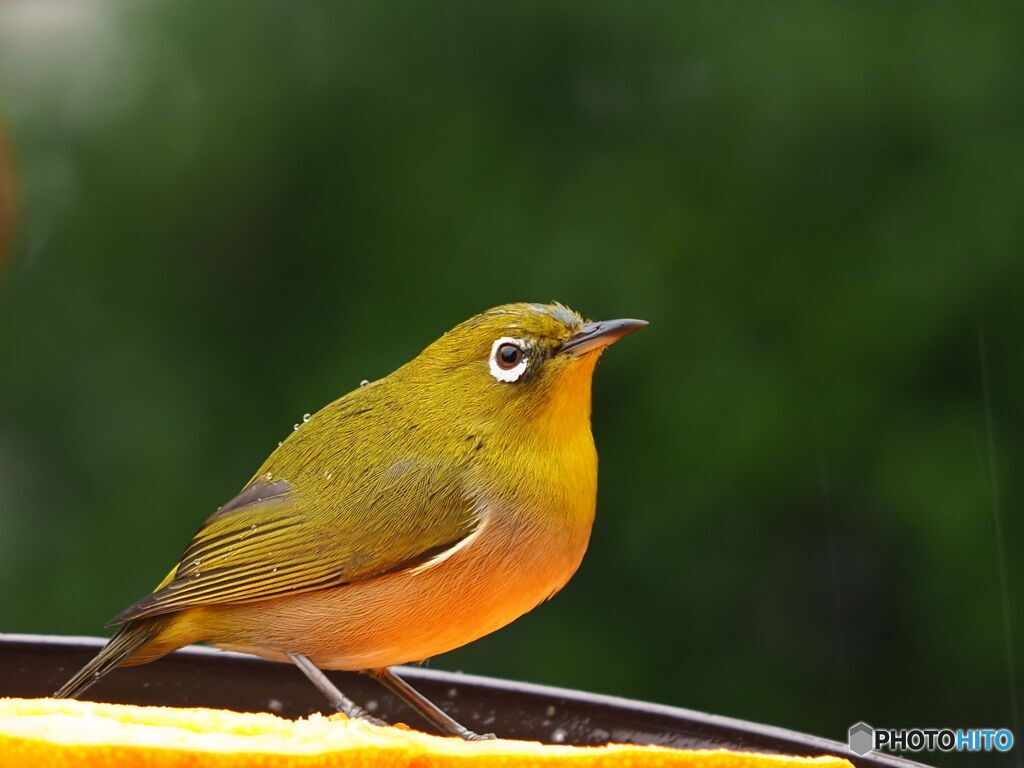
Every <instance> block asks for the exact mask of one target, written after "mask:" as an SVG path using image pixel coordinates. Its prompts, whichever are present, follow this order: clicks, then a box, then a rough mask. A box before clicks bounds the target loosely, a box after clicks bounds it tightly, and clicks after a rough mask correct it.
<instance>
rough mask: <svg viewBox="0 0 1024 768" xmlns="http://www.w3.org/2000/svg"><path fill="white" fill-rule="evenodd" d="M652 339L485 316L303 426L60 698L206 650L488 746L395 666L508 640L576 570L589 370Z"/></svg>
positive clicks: (574, 316) (538, 307)
mask: <svg viewBox="0 0 1024 768" xmlns="http://www.w3.org/2000/svg"><path fill="white" fill-rule="evenodd" d="M645 325H647V323H646V322H645V321H643V320H635V319H620V320H611V321H600V322H587V321H585V320H584V319H583V318H582V317H581V315H579V314H578V313H577V312H575V311H573V310H571V309H569V308H568V307H566V306H565V305H563V304H560V303H557V302H554V303H550V304H535V303H515V304H505V305H502V306H497V307H494V308H492V309H489V310H487V311H485V312H483V313H481V314H478V315H475V316H474V317H471V318H470V319H468V320H466V321H464V322H462V323H460V324H458V325H456V326H455V327H454V328H452V329H451V330H449V331H447V332H446V333H444V334H443V335H442V336H441V337H440V338H438V339H437V340H436V341H434V342H433V343H431V344H430V345H429V346H427V347H426V348H425V349H424V350H423V351H422V352H421V353H420V354H419V355H417V356H416V357H415V358H413V359H412V360H411V361H409V362H407V363H406V364H404V365H402V366H401V367H399V368H397V369H396V370H395V371H393V372H392V373H390V374H389V375H387V376H385V377H384V378H381V379H379V380H376V381H373V382H363V384H362V385H360V386H359V387H357V388H356V389H353V390H352V391H351V392H349V393H348V394H346V395H344V396H342V397H341V398H339V399H337V400H335V401H334V402H332V403H330V404H329V405H327V406H325V407H324V408H323V409H322V410H320V411H318V412H317V413H315V414H313V415H311V416H308V415H307V417H304V418H303V421H302V422H301V423H299V424H297V425H296V428H295V429H294V431H293V432H291V433H290V434H289V435H288V437H287V439H286V440H284V441H282V443H281V444H280V445H279V446H278V448H277V449H276V450H274V451H273V452H272V453H271V454H270V456H269V457H268V458H267V459H266V461H264V462H263V464H262V466H260V467H259V469H258V470H257V471H256V473H255V474H254V475H253V476H252V478H251V479H250V480H249V482H248V483H246V484H245V486H244V487H243V488H242V489H241V491H240V492H239V493H238V494H237V495H236V496H235V497H234V498H233V499H231V500H230V501H228V503H226V504H224V505H223V506H222V507H220V508H219V509H217V510H216V511H215V512H214V513H213V514H212V515H210V517H209V518H207V519H206V521H205V522H204V523H203V524H202V525H201V526H200V528H199V530H198V532H197V533H196V534H195V536H194V537H193V539H192V541H191V542H190V543H189V545H188V546H187V547H186V549H185V551H184V553H183V554H182V555H181V558H180V559H179V561H178V562H177V564H176V565H175V566H174V567H173V568H172V569H171V570H170V572H169V573H168V574H167V576H166V577H165V578H164V579H163V581H161V582H160V583H159V585H158V586H157V587H156V589H154V590H153V591H152V592H151V593H150V594H148V595H146V596H145V597H143V598H142V599H140V600H138V601H137V602H135V603H134V604H132V605H131V606H129V607H128V608H126V609H125V610H124V611H122V612H121V613H119V614H118V615H117V616H115V617H114V618H113V619H112V620H111V622H110V623H109V624H108V626H116V627H117V630H116V632H115V633H114V635H113V636H112V637H111V638H110V640H109V641H108V643H107V644H106V645H105V646H104V647H103V648H102V649H101V650H100V652H99V653H98V654H97V655H96V657H95V658H93V659H92V660H91V661H90V662H88V663H87V664H86V665H85V666H84V667H83V668H82V669H81V670H80V671H79V672H78V673H77V674H75V675H74V676H73V677H72V678H71V679H70V680H69V681H68V682H67V683H66V684H65V685H64V686H63V687H61V688H60V690H58V691H57V692H56V693H55V694H54V697H56V698H75V697H78V696H80V695H81V694H83V693H84V692H85V691H86V690H87V689H88V688H89V687H90V686H91V685H93V684H94V683H95V682H96V681H98V680H99V679H101V678H102V677H104V676H105V675H107V674H108V673H109V672H111V671H112V670H113V669H115V668H117V667H119V666H131V665H137V664H144V663H147V662H151V661H155V660H157V659H159V658H161V657H163V656H165V655H167V654H168V653H171V652H172V651H174V650H176V649H178V648H181V647H183V646H185V645H189V644H192V643H199V642H204V643H208V644H210V645H213V646H215V647H218V648H222V649H226V650H232V651H240V652H244V653H248V654H253V655H256V656H259V657H262V658H265V659H270V660H273V661H281V662H291V663H293V664H295V665H296V666H297V667H298V668H299V669H300V670H301V671H302V672H303V673H304V674H305V675H306V676H307V677H308V678H309V679H310V681H311V682H312V683H313V684H314V685H316V686H317V688H319V689H320V691H321V692H322V693H323V694H324V695H325V696H326V697H327V699H328V700H329V701H330V703H331V704H332V705H333V706H334V707H335V708H336V709H337V710H338V711H340V712H343V713H345V714H346V715H348V716H349V717H364V718H368V717H369V715H368V713H367V712H366V711H365V710H364V709H362V708H361V707H360V706H359V705H358V704H356V703H355V702H354V701H352V700H351V699H349V698H348V697H347V696H345V695H344V693H342V692H341V691H340V690H338V688H337V687H336V686H335V685H334V684H333V683H332V682H331V681H330V680H329V679H328V677H327V676H326V675H325V674H324V672H323V670H324V669H329V670H351V671H360V672H364V673H366V674H368V675H370V676H372V677H373V678H375V679H376V680H378V681H379V682H380V683H382V684H383V685H384V686H386V687H387V688H388V689H390V690H391V691H392V692H393V693H395V694H396V695H398V696H399V697H400V698H402V699H403V700H404V701H405V702H406V703H408V704H409V705H410V706H411V707H412V708H413V709H415V710H416V711H417V712H419V713H420V714H421V715H423V716H424V717H425V718H426V719H427V720H428V721H429V722H430V723H432V724H433V725H434V726H435V727H437V728H438V729H439V730H440V731H441V732H443V733H445V734H448V735H453V736H459V737H462V738H464V739H476V738H481V736H480V735H478V734H476V733H474V732H473V731H470V730H469V729H468V728H466V727H465V726H463V725H462V724H460V723H458V722H457V721H455V720H454V719H453V718H452V717H450V716H449V715H448V714H447V713H445V712H444V711H443V710H442V709H440V708H439V707H437V706H436V705H434V704H433V703H432V702H431V701H430V700H429V699H427V698H426V697H425V696H423V695H422V694H420V693H419V692H418V691H416V690H415V689H414V688H413V687H412V686H411V685H409V684H408V683H407V682H406V681H404V680H403V679H402V678H401V677H399V676H398V675H397V674H396V673H395V672H394V671H393V670H391V667H392V666H394V665H397V664H403V663H410V662H419V661H422V660H425V659H428V658H430V657H432V656H436V655H438V654H441V653H445V652H447V651H450V650H452V649H454V648H458V647H460V646H463V645H465V644H467V643H470V642H472V641H474V640H477V639H478V638H480V637H483V636H485V635H487V634H489V633H491V632H494V631H495V630H497V629H500V628H501V627H504V626H505V625H507V624H509V623H510V622H512V621H514V620H515V619H517V618H519V617H520V616H522V615H523V614H525V613H527V612H528V611H530V610H532V609H533V608H535V607H536V606H537V605H539V604H540V603H542V602H544V601H545V600H547V599H549V598H551V597H552V596H554V595H555V593H557V592H558V591H559V590H560V589H561V588H562V587H563V586H564V585H565V584H566V583H567V582H568V581H569V579H570V578H571V577H572V575H573V574H574V573H575V572H576V570H577V568H578V567H579V565H580V562H581V561H582V559H583V556H584V553H585V551H586V549H587V546H588V543H589V539H590V533H591V528H592V524H593V521H594V514H595V507H596V494H597V452H596V449H595V445H594V439H593V435H592V432H591V424H590V414H591V381H592V376H593V373H594V368H595V365H596V364H597V361H598V359H599V358H600V356H601V354H602V352H603V351H604V350H605V349H606V348H607V347H608V346H609V345H610V344H612V343H613V342H615V341H617V340H618V339H620V338H622V337H623V336H625V335H626V334H629V333H631V332H633V331H636V330H637V329H639V328H642V327H643V326H645ZM371 719H372V718H371Z"/></svg>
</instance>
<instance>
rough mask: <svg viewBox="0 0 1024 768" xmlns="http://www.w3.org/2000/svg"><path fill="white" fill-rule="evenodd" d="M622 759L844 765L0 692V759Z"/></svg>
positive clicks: (722, 767)
mask: <svg viewBox="0 0 1024 768" xmlns="http://www.w3.org/2000/svg"><path fill="white" fill-rule="evenodd" d="M530 765H536V766H574V767H575V766H595V767H596V766H629V767H630V768H644V767H647V766H649V767H650V768H654V767H655V766H657V767H658V768H663V767H668V766H687V767H688V768H784V767H785V766H793V767H796V766H829V767H835V768H839V767H840V766H846V767H847V768H849V766H850V763H848V762H847V761H846V760H843V759H841V758H838V757H818V758H800V757H788V756H784V755H765V754H756V753H751V752H729V751H726V750H679V749H668V748H665V747H653V746H634V745H626V744H619V745H609V746H604V747H571V746H552V745H542V744H539V743H537V742H528V741H510V740H505V739H495V740H491V741H476V742H467V741H462V740H460V739H455V738H444V737H440V736H431V735H428V734H425V733H420V732H418V731H413V730H409V729H408V728H404V727H391V726H377V725H373V724H371V723H368V722H364V721H360V720H347V719H346V718H344V717H343V716H341V715H335V716H331V717H324V716H321V715H313V716H311V717H309V718H305V719H302V720H287V719H284V718H281V717H277V716H275V715H270V714H245V713H239V712H229V711H225V710H215V709H172V708H168V707H136V706H126V705H121V704H95V703H91V702H80V701H70V700H54V699H0V766H2V767H3V768H7V767H8V766H11V767H13V766H19V768H20V767H21V766H27V767H28V768H63V767H64V766H68V768H70V767H71V766H76V767H77V766H82V767H83V768H91V767H95V766H103V767H104V768H106V767H107V766H109V767H111V768H113V766H143V767H144V768H171V767H172V766H173V767H174V768H179V767H182V768H183V767H185V766H190V767H191V766H203V767H204V768H207V767H210V768H240V767H241V766H246V767H258V768H286V767H287V768H298V767H302V768H307V767H311V766H318V767H319V766H323V767H325V768H333V766H416V768H434V767H437V768H441V767H442V766H467V767H468V766H482V767H483V768H487V767H488V766H530Z"/></svg>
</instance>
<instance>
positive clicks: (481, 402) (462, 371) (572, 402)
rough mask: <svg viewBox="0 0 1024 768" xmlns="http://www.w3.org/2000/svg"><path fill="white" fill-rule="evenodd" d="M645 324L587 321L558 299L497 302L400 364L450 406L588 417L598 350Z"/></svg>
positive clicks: (522, 416)
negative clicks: (574, 413)
mask: <svg viewBox="0 0 1024 768" xmlns="http://www.w3.org/2000/svg"><path fill="white" fill-rule="evenodd" d="M645 325H647V323H646V322H645V321H643V320H602V321H599V322H587V321H585V320H584V319H583V318H582V317H581V316H580V315H579V314H578V313H576V312H574V311H573V310H571V309H569V308H568V307H566V306H564V305H562V304H558V303H554V304H526V303H522V304H504V305H502V306H499V307H495V308H493V309H490V310H488V311H486V312H483V313H481V314H479V315H476V316H475V317H471V318H470V319H469V320H466V321H465V322H463V323H460V324H459V325H457V326H455V327H454V328H453V329H451V330H450V331H448V332H447V333H446V334H444V335H443V336H442V337H441V338H439V339H438V340H437V341H435V342H434V343H433V344H431V345H430V346H429V347H427V348H426V349H425V350H423V352H422V353H420V355H419V356H418V357H416V358H415V359H414V360H413V361H412V362H410V363H409V364H408V366H406V368H408V369H411V370H410V371H409V372H410V373H414V374H415V376H416V378H417V379H418V380H419V381H420V382H422V383H424V384H426V383H427V382H428V381H429V382H430V384H431V385H430V386H429V388H430V389H431V390H433V391H434V393H435V394H436V393H438V390H439V389H440V390H443V391H444V393H445V398H444V399H445V400H447V401H449V403H448V404H450V405H452V406H456V407H458V406H459V405H460V404H461V407H462V408H464V409H475V410H491V411H493V412H495V413H499V412H506V411H508V410H514V412H515V413H517V414H518V417H519V418H520V419H525V418H529V417H531V416H534V415H536V416H542V415H546V416H552V415H554V414H553V413H552V409H555V410H568V411H584V412H585V415H586V416H589V413H590V381H591V376H592V374H593V370H594V365H595V364H596V363H597V360H598V358H599V357H600V356H601V352H602V351H603V350H604V349H606V348H607V347H608V346H609V345H610V344H613V343H614V342H616V341H618V340H619V339H621V338H622V337H623V336H625V335H626V334H628V333H632V332H633V331H635V330H638V329H640V328H642V327H643V326H645ZM509 415H512V414H509ZM571 415H572V414H570V413H568V412H567V413H565V416H566V417H569V416H571Z"/></svg>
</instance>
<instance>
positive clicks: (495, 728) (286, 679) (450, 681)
mask: <svg viewBox="0 0 1024 768" xmlns="http://www.w3.org/2000/svg"><path fill="white" fill-rule="evenodd" d="M103 642H104V641H103V640H100V639H98V638H93V637H50V636H41V635H3V634H0V696H13V697H25V698H34V697H39V696H48V695H50V694H51V693H52V692H53V691H54V690H56V688H57V687H59V686H60V684H62V683H63V682H64V681H65V680H66V679H67V678H68V677H69V676H70V675H71V674H72V673H73V672H74V671H76V670H77V669H78V668H79V667H81V666H82V665H83V664H84V663H85V662H86V661H88V660H89V659H90V658H91V657H92V656H93V655H94V654H95V653H96V652H97V651H98V650H99V648H100V647H101V646H102V645H103ZM399 672H400V674H401V675H402V677H404V678H407V679H408V680H409V682H410V683H412V684H413V685H414V686H415V687H416V688H417V689H419V690H421V691H422V692H423V693H424V694H426V695H427V696H429V697H430V698H431V700H433V701H435V702H437V703H439V704H440V705H441V706H442V707H443V708H444V709H445V710H446V711H447V712H448V713H449V714H451V715H452V716H453V717H454V718H456V719H457V720H458V721H459V722H461V723H463V724H464V725H466V726H467V727H468V728H471V729H473V730H474V731H478V732H481V733H494V734H496V735H498V736H501V737H503V738H510V739H528V740H532V741H542V742H547V743H559V744H580V745H589V744H603V743H605V742H609V741H611V742H626V743H632V744H660V745H663V746H668V747H686V748H691V749H693V748H718V747H720V748H726V749H736V750H749V751H756V752H778V753H786V754H791V755H806V756H815V755H825V754H829V755H840V756H842V757H845V758H847V759H849V760H850V761H851V762H852V763H853V764H854V765H856V766H858V768H908V767H909V766H915V765H920V764H919V763H913V762H911V761H909V760H902V759H900V758H896V757H890V756H887V755H879V754H870V755H868V756H867V757H861V756H859V755H856V754H854V753H852V752H850V751H849V749H848V748H847V746H846V745H845V744H841V743H839V742H835V741H829V740H827V739H821V738H818V737H816V736H808V735H806V734H803V733H797V732H796V731H789V730H785V729H783V728H774V727H772V726H767V725H759V724H757V723H749V722H745V721H743V720H736V719H733V718H729V717H720V716H717V715H708V714H705V713H703V712H695V711H693V710H688V709H679V708H677V707H668V706H662V705H659V704H648V703H645V702H642V701H632V700H630V699H621V698H616V697H613V696H600V695H596V694H592V693H584V692H581V691H572V690H568V689H564V688H552V687H548V686H541V685H531V684H528V683H517V682H510V681H507V680H496V679H493V678H486V677H476V676H474V675H463V674H455V673H451V672H440V671H437V670H432V669H421V668H418V667H402V668H399ZM330 677H331V678H332V679H334V680H335V681H336V682H337V683H338V686H339V687H340V688H341V689H342V690H343V691H345V693H347V694H348V695H349V696H351V697H352V698H353V699H355V700H356V701H357V702H359V703H361V704H363V705H364V706H366V707H368V708H369V709H371V710H372V711H373V712H374V714H376V715H378V716H379V717H382V718H384V719H385V720H388V721H390V722H395V721H403V722H407V723H409V724H410V725H413V726H415V727H419V728H423V729H424V730H429V728H428V726H427V725H426V723H424V722H422V721H421V720H420V719H419V717H418V716H417V715H416V714H415V713H414V712H412V711H411V710H409V709H407V708H406V706H405V705H404V704H403V703H402V702H401V701H400V700H398V699H396V698H395V697H393V696H392V695H391V694H390V693H389V692H387V691H386V690H385V689H383V688H382V687H381V686H380V685H378V684H377V683H376V682H374V681H373V680H370V679H369V678H367V677H366V676H364V675H359V674H355V673H349V672H331V673H330ZM88 698H90V699H92V700H95V701H106V702H115V703H122V704H158V705H163V706H177V707H214V708H220V709H231V710H236V711H240V712H274V713H276V714H280V715H283V716H285V717H298V716H304V715H308V714H310V713H312V712H317V711H326V702H325V701H324V700H323V698H322V697H321V696H320V694H319V693H318V692H317V690H316V689H315V688H314V687H313V686H312V685H310V684H309V682H307V680H306V679H305V678H304V677H303V676H302V675H301V674H300V673H299V672H298V671H297V670H296V669H294V668H293V667H291V666H290V665H287V664H276V663H273V662H268V661H263V660H262V659H257V658H255V657H252V656H246V655H243V654H237V653H227V652H222V651H217V650H213V649H210V648H201V647H196V646H193V647H190V648H185V649H183V650H180V651H177V652H176V653H173V654H171V655H170V656H168V657H166V658H164V659H161V660H160V661H158V662H155V663H153V664H146V665H144V666H140V667H129V668H125V669H121V670H117V671H116V672H114V673H113V674H111V675H109V676H108V677H107V678H105V679H104V680H102V681H101V682H100V683H98V684H97V685H96V686H95V687H94V688H92V689H90V691H89V694H88Z"/></svg>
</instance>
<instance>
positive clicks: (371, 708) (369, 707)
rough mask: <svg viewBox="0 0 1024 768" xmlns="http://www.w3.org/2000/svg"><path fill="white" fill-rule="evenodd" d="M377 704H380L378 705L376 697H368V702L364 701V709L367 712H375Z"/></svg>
mask: <svg viewBox="0 0 1024 768" xmlns="http://www.w3.org/2000/svg"><path fill="white" fill-rule="evenodd" d="M378 706H380V705H379V704H378V703H377V700H376V699H370V700H369V701H368V702H366V711H367V712H376V711H377V707H378Z"/></svg>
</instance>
